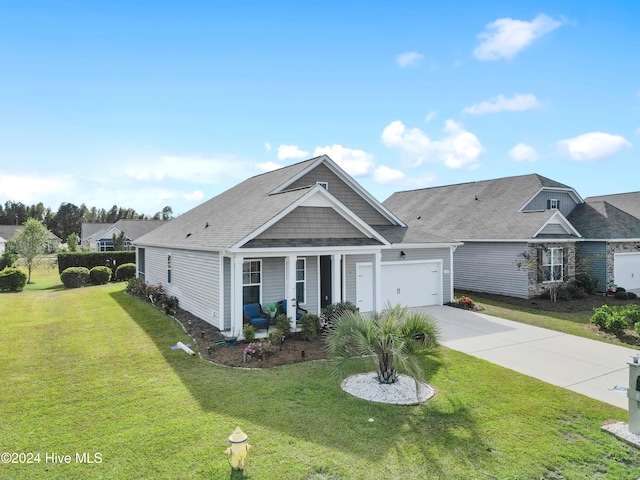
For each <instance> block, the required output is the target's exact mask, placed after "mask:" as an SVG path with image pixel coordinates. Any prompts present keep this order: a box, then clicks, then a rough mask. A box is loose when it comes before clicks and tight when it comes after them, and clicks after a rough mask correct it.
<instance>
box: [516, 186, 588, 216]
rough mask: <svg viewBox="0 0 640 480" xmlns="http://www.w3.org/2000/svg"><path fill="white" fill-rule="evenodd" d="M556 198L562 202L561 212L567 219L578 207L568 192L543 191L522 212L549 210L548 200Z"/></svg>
mask: <svg viewBox="0 0 640 480" xmlns="http://www.w3.org/2000/svg"><path fill="white" fill-rule="evenodd" d="M552 198H555V199H556V200H558V201H559V202H560V209H559V210H560V212H561V213H562V214H563V215H564V216H565V217H566V216H567V215H569V214H570V213H571V211H572V210H573V209H574V208H575V207H576V205H577V204H576V202H575V201H574V200H573V198H571V195H569V194H568V193H566V192H549V191H542V192H540V193H539V194H538V195H536V196H535V197H534V198H533V199H532V200H531V201H530V202H529V203H528V204H527V206H526V207H525V208H524V209H523V210H522V211H523V212H530V211H534V212H535V211H539V210H546V209H547V200H551V199H552Z"/></svg>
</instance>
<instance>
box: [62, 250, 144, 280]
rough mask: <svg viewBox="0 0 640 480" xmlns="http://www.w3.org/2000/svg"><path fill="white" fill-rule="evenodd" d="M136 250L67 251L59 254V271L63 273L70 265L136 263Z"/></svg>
mask: <svg viewBox="0 0 640 480" xmlns="http://www.w3.org/2000/svg"><path fill="white" fill-rule="evenodd" d="M135 261H136V252H134V251H130V252H129V251H128V252H66V253H59V254H58V272H60V273H62V272H64V271H65V270H66V269H67V268H69V267H86V268H88V269H89V270H91V269H92V268H93V267H104V266H107V267H112V274H113V270H114V269H115V267H117V266H118V265H122V264H125V263H135Z"/></svg>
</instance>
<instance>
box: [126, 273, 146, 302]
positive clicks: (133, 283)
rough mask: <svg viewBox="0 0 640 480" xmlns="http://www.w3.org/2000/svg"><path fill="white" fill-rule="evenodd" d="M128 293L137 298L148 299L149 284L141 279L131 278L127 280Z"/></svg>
mask: <svg viewBox="0 0 640 480" xmlns="http://www.w3.org/2000/svg"><path fill="white" fill-rule="evenodd" d="M126 291H127V292H129V293H131V294H132V295H135V296H136V297H142V298H147V284H146V283H145V281H144V280H142V279H141V278H135V277H133V278H130V279H129V280H127V288H126Z"/></svg>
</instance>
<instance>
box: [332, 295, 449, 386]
mask: <svg viewBox="0 0 640 480" xmlns="http://www.w3.org/2000/svg"><path fill="white" fill-rule="evenodd" d="M438 337H439V331H438V325H437V323H436V322H435V321H434V320H433V318H432V317H430V316H429V315H428V314H426V313H419V312H412V311H410V310H409V309H408V308H407V307H402V306H400V305H396V306H395V307H392V306H391V305H387V310H386V311H384V312H382V313H372V314H370V315H367V316H363V315H362V314H361V313H360V312H353V311H346V310H343V311H342V312H341V313H340V314H339V316H338V317H337V318H334V319H332V320H331V326H330V329H329V333H328V334H327V337H326V343H327V350H328V352H329V356H330V357H331V359H332V361H333V364H334V371H335V373H338V374H339V373H341V372H342V371H344V369H345V367H346V365H347V363H349V362H350V361H353V360H356V361H359V362H363V363H366V364H373V365H374V366H375V368H376V370H377V374H378V381H379V382H380V383H384V384H392V383H394V382H395V381H396V380H397V379H398V374H399V373H402V374H405V375H408V376H410V377H412V378H413V379H414V380H415V381H416V383H417V382H419V381H422V380H423V379H424V368H423V366H422V361H423V360H424V359H425V358H426V357H427V356H429V355H430V354H432V353H433V352H434V351H435V349H436V347H437V346H438Z"/></svg>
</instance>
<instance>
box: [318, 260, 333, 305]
mask: <svg viewBox="0 0 640 480" xmlns="http://www.w3.org/2000/svg"><path fill="white" fill-rule="evenodd" d="M331 303H333V300H332V299H331V256H330V255H322V256H321V257H320V308H321V309H323V308H325V307H326V306H327V305H331Z"/></svg>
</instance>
